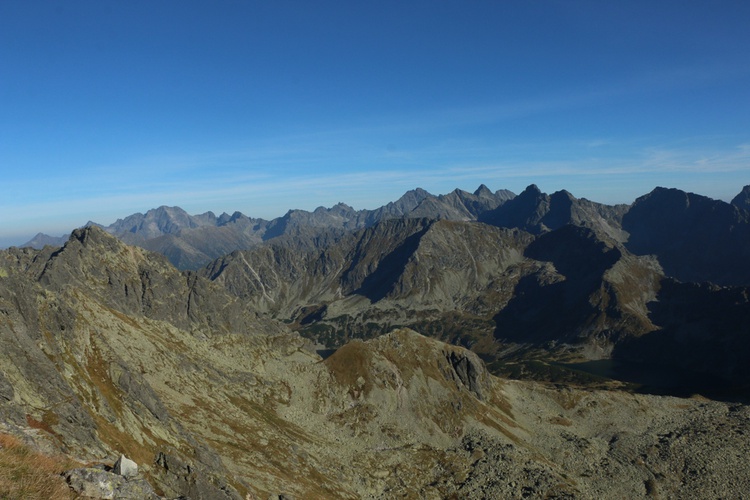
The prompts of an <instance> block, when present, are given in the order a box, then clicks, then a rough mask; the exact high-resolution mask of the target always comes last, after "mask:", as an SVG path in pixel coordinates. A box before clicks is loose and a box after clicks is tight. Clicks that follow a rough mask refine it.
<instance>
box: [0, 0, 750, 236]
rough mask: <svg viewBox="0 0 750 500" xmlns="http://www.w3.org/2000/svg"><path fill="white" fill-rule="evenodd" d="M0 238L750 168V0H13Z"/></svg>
mask: <svg viewBox="0 0 750 500" xmlns="http://www.w3.org/2000/svg"><path fill="white" fill-rule="evenodd" d="M0 168H1V169H2V170H1V173H2V177H0V178H1V179H2V181H1V182H2V186H3V189H2V197H0V246H7V245H10V244H20V243H23V242H25V241H27V240H28V239H30V238H31V237H32V236H33V235H34V234H36V232H38V231H43V232H46V233H48V234H52V235H55V236H58V235H61V234H63V233H65V232H68V231H70V230H71V229H73V228H75V227H78V226H81V225H83V224H85V223H86V222H87V221H89V220H93V221H95V222H99V223H102V224H110V223H112V222H114V221H115V220H116V219H117V218H121V217H125V216H127V215H130V214H132V213H135V212H145V211H146V210H148V209H150V208H155V207H158V206H160V205H169V206H172V205H177V206H180V207H182V208H184V209H185V210H187V211H188V212H190V213H193V214H195V213H203V212H206V211H208V210H211V211H213V212H215V213H216V214H217V215H218V214H220V213H221V212H225V211H226V212H229V213H232V212H234V211H236V210H239V211H241V212H242V213H244V214H246V215H248V216H251V217H264V218H273V217H277V216H280V215H283V214H284V213H285V212H286V211H287V209H290V208H302V209H306V210H312V209H314V208H315V207H317V206H320V205H323V206H331V205H333V204H335V203H336V202H338V201H343V202H345V203H347V204H349V205H352V206H353V207H354V208H357V209H361V208H375V207H377V206H380V205H382V204H384V203H387V202H388V201H392V200H395V199H397V198H398V197H399V196H400V195H401V194H403V192H405V191H406V190H408V189H413V188H416V187H422V188H424V189H427V190H428V191H430V192H432V193H433V194H441V193H447V192H449V191H451V190H453V189H454V188H457V187H458V188H461V189H465V190H472V191H473V190H474V189H476V187H477V186H478V185H479V184H480V183H485V184H487V185H488V186H489V187H490V189H492V190H496V189H501V188H505V189H510V190H512V191H514V192H516V193H518V192H520V191H522V190H523V189H524V187H525V186H526V185H528V184H530V183H536V184H537V185H538V186H539V187H540V188H541V189H542V190H543V191H546V192H550V193H551V192H554V191H557V190H559V189H567V190H569V191H571V192H572V193H573V194H574V195H575V196H578V197H586V198H589V199H592V200H594V201H599V202H603V203H630V202H632V201H633V200H634V199H635V198H636V197H637V196H640V195H642V194H645V193H647V192H649V191H651V189H653V188H654V187H655V186H657V185H660V186H667V187H677V188H680V189H684V190H687V191H692V192H697V193H700V194H704V195H707V196H711V197H712V198H718V199H724V200H729V199H731V198H732V197H733V196H734V195H735V194H737V193H738V192H739V191H740V190H741V188H742V186H744V185H746V184H750V2H748V1H745V0H737V1H722V0H715V1H709V0H706V1H701V2H697V1H690V0H675V1H667V0H664V1H653V0H648V1H633V0H628V1H621V2H620V1H602V0H592V1H577V0H564V1H543V0H523V1H520V0H518V1H513V0H509V1H500V0H496V1H483V0H456V1H442V0H429V1H418V0H414V1H409V0H406V1H404V0H399V1H391V0H379V1H359V0H346V1H345V0H340V1H335V2H334V1H325V0H322V1H320V0H316V1H310V0H301V1H286V0H273V1H250V0H247V1H229V0H216V1H211V2H209V1H202V2H198V1H189V0H174V1H169V0H128V1H115V0H89V1H84V0H66V1H60V0H54V1H51V0H50V1H44V0H38V1H36V0H33V1H28V0H2V1H1V2H0Z"/></svg>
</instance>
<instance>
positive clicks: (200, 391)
mask: <svg viewBox="0 0 750 500" xmlns="http://www.w3.org/2000/svg"><path fill="white" fill-rule="evenodd" d="M398 224H407V222H405V221H398V222H394V223H392V224H391V225H390V226H389V225H387V224H386V225H383V227H373V228H371V229H370V230H367V231H365V233H367V235H366V236H365V237H362V236H360V237H359V238H358V239H357V240H356V244H355V245H353V247H354V250H353V251H354V255H358V256H359V258H358V259H356V263H355V265H353V266H352V267H351V268H349V269H347V271H348V272H347V273H344V274H346V279H343V280H341V283H346V284H347V286H349V287H350V288H352V289H354V290H361V289H364V290H372V291H373V292H372V293H377V294H380V293H382V292H383V291H385V292H386V293H385V297H388V296H390V295H389V294H394V293H395V294H404V295H403V296H404V297H405V300H407V299H408V297H409V296H410V294H412V295H413V294H414V291H415V289H416V288H414V289H409V288H403V289H401V288H400V287H399V286H396V284H392V283H390V282H386V283H385V284H384V283H383V282H382V281H381V280H376V281H374V282H373V283H374V284H372V288H369V285H368V284H367V283H366V282H367V277H368V276H371V275H372V272H368V269H373V268H376V267H379V266H375V263H376V260H371V259H370V258H368V255H371V251H369V250H367V248H368V245H375V247H378V248H382V245H383V244H384V243H383V242H387V241H391V237H390V236H389V235H391V234H395V233H389V231H395V229H396V228H397V227H398ZM408 224H411V225H409V231H411V233H410V234H411V236H407V237H406V238H403V240H402V241H401V242H399V241H392V242H391V245H392V247H393V248H394V251H396V252H398V249H399V248H402V247H404V245H406V246H407V247H408V248H409V249H411V246H410V245H416V247H417V249H421V250H420V251H422V252H423V253H421V254H420V258H423V259H425V260H427V262H426V263H425V265H427V264H429V265H434V266H440V265H443V264H442V263H445V264H447V262H445V261H443V260H441V259H443V258H444V255H442V253H441V252H439V250H440V249H443V248H445V247H444V244H445V243H451V244H453V245H456V246H458V245H460V244H461V242H464V243H467V242H469V241H471V240H470V238H471V232H472V231H479V230H480V229H481V230H482V232H483V233H484V231H485V228H483V227H481V226H480V225H471V224H469V225H465V224H461V223H456V222H450V221H442V222H429V221H411V222H409V223H408ZM453 225H456V227H455V228H453V229H452V230H451V231H447V228H451V227H452V226H453ZM368 231H369V232H368ZM488 231H489V232H490V233H491V234H493V235H494V236H493V238H494V239H496V240H497V239H499V240H501V241H504V242H505V244H506V245H507V248H506V249H504V250H502V251H500V252H498V248H497V246H495V247H493V246H492V245H490V244H489V242H490V241H492V239H489V240H488V243H487V247H486V252H487V255H485V256H484V257H483V258H482V259H479V260H478V261H477V262H476V263H474V264H471V265H467V266H465V269H463V270H462V271H460V272H459V274H458V275H457V278H456V279H457V280H458V281H460V280H463V279H465V277H466V276H470V275H473V274H475V273H476V271H477V270H479V269H481V267H479V266H480V264H482V263H488V262H494V263H495V265H496V266H497V267H498V268H499V267H502V266H503V265H505V266H507V267H508V269H516V270H517V269H518V267H515V268H514V267H513V266H518V261H519V259H521V260H523V259H530V258H531V257H524V256H523V255H522V252H523V251H524V250H523V249H524V248H525V249H526V250H525V251H526V253H529V252H530V254H532V255H533V256H534V257H535V258H542V257H544V258H549V259H551V260H550V261H548V262H553V263H554V265H555V266H556V267H560V270H561V272H566V271H567V267H566V266H573V267H575V265H576V262H577V261H576V259H580V258H583V257H582V256H578V255H573V256H568V255H566V254H565V253H564V252H563V255H557V254H556V253H554V252H553V253H552V254H547V253H544V252H542V253H543V255H538V253H537V252H540V251H542V250H541V249H536V250H534V249H533V246H532V244H531V243H529V241H530V239H531V236H529V235H527V234H525V233H521V232H518V231H515V232H514V231H509V230H501V229H493V228H489V229H488ZM574 232H575V231H574ZM430 233H434V234H430ZM399 234H400V233H399ZM586 234H587V233H585V232H583V233H581V234H579V235H578V236H577V237H578V238H579V239H580V238H586V237H587V236H586ZM414 235H417V236H419V239H418V241H417V240H414V241H412V240H409V238H411V237H413V236H414ZM550 235H551V236H550V237H553V238H556V237H558V236H557V235H555V234H554V232H553V233H550ZM563 236H564V235H563ZM441 238H453V239H449V240H445V241H441V240H440V239H441ZM496 240H495V241H496ZM431 242H432V243H431ZM437 243H440V244H439V245H438V244H437ZM431 244H435V245H436V246H434V247H433V246H430V245H431ZM513 245H515V246H513ZM467 246H468V243H467ZM590 246H592V247H593V248H594V250H595V251H596V253H597V254H598V255H600V257H599V259H600V265H599V267H598V269H599V270H598V271H596V272H594V271H592V272H593V273H594V274H597V273H599V272H601V269H603V268H605V267H606V271H604V272H605V274H606V273H607V272H611V270H612V269H613V267H615V266H617V265H618V264H617V263H615V264H613V265H611V266H609V267H607V265H609V262H610V260H612V259H613V256H612V255H611V254H612V252H615V251H616V249H615V247H614V246H609V245H606V244H604V246H602V243H601V242H599V241H596V240H592V242H591V243H590ZM492 248H494V253H491V252H490V249H492ZM529 248H532V250H528V249H529ZM514 249H515V250H514ZM519 249H520V250H519ZM358 250H359V253H357V251H358ZM366 250H367V251H366ZM428 250H429V251H428ZM477 250H479V249H475V250H472V252H471V255H473V256H475V257H476V256H480V255H481V253H479V252H478V251H477ZM617 251H619V250H617ZM433 252H434V253H433ZM392 253H393V252H389V253H387V255H391V254H392ZM584 254H585V252H584ZM399 255H400V254H399ZM412 255H413V254H412V253H408V252H406V253H404V254H403V255H402V257H409V258H407V259H405V261H406V262H405V264H404V265H403V272H402V275H405V276H411V277H413V280H414V281H413V282H414V283H415V285H418V284H419V283H420V281H419V280H420V279H421V278H420V276H419V272H418V268H416V267H414V265H413V264H414V263H413V261H411V260H410V257H411V256H412ZM467 255H468V254H467ZM237 257H239V255H238V256H237ZM335 258H337V257H336V256H333V255H332V256H331V257H330V260H331V262H330V263H334V259H335ZM338 258H340V257H338ZM429 259H433V260H431V261H430V260H429ZM382 260H383V259H380V260H378V261H377V262H382ZM620 260H621V259H620ZM620 260H618V262H620ZM538 262H542V261H538ZM545 262H547V261H545ZM327 263H328V261H326V259H325V258H322V259H321V264H320V265H327ZM403 263H404V261H403V260H402V261H398V262H396V263H394V266H395V268H396V269H401V268H402V266H401V264H403ZM303 265H307V264H306V263H303ZM409 269H411V271H409ZM433 271H434V270H433ZM506 272H507V271H506ZM546 272H552V271H551V269H547V271H546ZM628 276H629V275H623V276H620V277H618V278H617V279H616V280H613V282H615V281H617V280H620V281H624V280H627V279H628ZM584 282H585V283H582V284H578V285H576V286H577V287H580V288H582V289H586V290H588V288H587V286H588V285H587V283H588V281H587V280H584ZM584 285H586V286H584ZM435 286H436V287H437V288H438V289H439V290H441V292H440V294H438V295H436V296H435V298H434V299H433V300H436V301H440V300H444V299H445V297H452V296H453V294H455V293H457V292H456V290H458V289H459V288H460V287H459V286H457V285H456V283H455V282H454V281H452V280H448V279H446V280H445V282H444V283H442V284H438V283H435ZM278 297H279V298H281V297H282V294H279V295H278ZM383 300H387V299H386V298H384V299H383ZM420 300H421V299H420ZM469 302H471V300H470V301H469ZM0 342H2V349H0V431H1V432H3V433H7V434H15V435H18V436H21V437H23V438H24V439H25V440H27V441H28V442H30V443H33V444H34V445H35V446H37V447H40V448H42V449H45V450H49V451H53V450H56V451H58V452H62V453H64V454H65V455H67V456H69V457H71V458H73V459H75V461H76V462H77V463H81V464H89V465H93V464H97V463H104V464H107V465H110V466H111V465H112V464H113V463H114V462H115V460H116V459H117V458H118V457H120V455H121V454H125V455H126V456H127V457H130V458H132V459H133V460H135V462H136V463H137V464H138V465H139V470H140V471H141V474H142V476H140V477H141V479H146V480H147V481H148V482H149V483H150V484H151V486H152V487H153V495H155V496H154V498H156V495H158V496H160V497H165V498H176V497H182V498H238V499H239V498H268V497H269V495H284V496H286V497H292V498H393V497H399V496H401V497H407V498H449V497H459V498H512V497H526V498H602V497H612V496H615V497H627V498H644V497H657V496H661V497H686V496H698V497H722V496H736V495H737V494H739V493H740V492H744V491H746V490H747V488H748V486H750V485H748V480H747V478H748V477H750V476H749V475H748V472H749V471H748V466H747V462H746V460H745V457H746V456H747V453H748V452H749V451H750V427H749V426H750V418H749V417H750V414H749V413H748V409H747V407H746V406H744V405H741V404H736V403H720V402H711V401H706V400H704V399H702V398H691V399H678V398H671V397H657V396H645V395H634V394H629V393H625V392H617V391H596V390H581V389H575V388H560V387H555V386H548V385H544V384H539V383H535V382H522V381H507V380H502V379H498V378H496V377H494V376H492V375H491V374H490V373H488V372H487V370H486V368H485V367H484V363H483V362H482V361H481V360H480V359H479V357H478V356H477V355H476V354H474V353H472V352H471V351H469V350H466V349H464V348H462V347H458V346H453V345H448V344H445V343H442V342H440V341H438V340H435V339H431V338H428V337H424V336H422V335H420V334H418V333H416V332H414V331H412V330H408V329H396V330H395V331H392V332H390V333H388V334H386V335H382V336H379V337H378V338H376V339H372V340H369V341H367V342H362V341H359V340H354V341H351V342H349V343H347V344H346V345H344V346H343V347H341V348H340V349H338V350H337V351H336V352H335V353H334V354H333V355H331V356H329V357H327V358H326V359H325V360H323V359H321V357H320V356H318V355H317V354H316V353H315V352H314V350H313V349H312V348H311V346H310V345H309V343H308V342H307V341H306V340H305V339H303V338H301V337H300V336H298V335H296V334H293V333H292V332H289V331H288V330H287V329H286V328H285V327H284V326H283V325H281V324H279V323H277V322H275V321H273V320H270V319H268V318H265V317H264V316H263V315H260V316H259V315H257V314H256V312H255V311H254V308H253V307H252V306H251V305H250V304H249V303H248V302H246V301H245V300H244V299H242V298H238V297H236V296H235V295H232V294H230V293H229V292H227V291H226V290H225V289H224V288H223V287H222V286H220V283H218V282H210V281H208V280H206V279H205V278H202V277H199V276H197V275H195V274H193V273H180V272H178V271H177V270H176V269H174V268H173V267H172V266H171V265H170V264H169V263H168V262H167V261H166V259H165V258H164V257H162V256H159V255H157V254H153V253H149V252H145V251H143V250H141V249H139V248H136V247H131V246H125V245H123V244H122V243H121V242H119V241H118V240H116V239H115V238H113V237H111V236H110V235H108V234H106V233H105V232H104V231H101V230H100V229H98V228H87V229H84V230H80V231H76V232H75V233H74V234H73V235H72V236H71V238H70V240H69V241H68V242H67V243H66V245H65V246H64V247H63V248H61V249H52V248H50V247H47V248H46V249H45V250H42V251H34V250H30V249H11V250H8V251H5V252H2V253H0ZM76 470H88V471H96V470H101V469H95V468H94V469H91V468H89V469H85V468H84V469H76ZM82 474H83V473H82V472H76V473H72V472H71V473H70V474H68V475H67V477H69V478H76V479H75V480H71V479H69V481H71V484H72V485H78V484H79V482H80V481H83V479H81V478H82V477H83V476H82ZM91 474H94V472H91ZM96 474H99V473H96ZM92 477H102V476H101V474H99V475H94V476H92ZM139 480H140V479H139ZM119 481H122V480H119ZM127 484H128V485H129V484H130V483H129V482H128V483H127ZM118 491H121V490H118ZM129 491H132V490H129ZM139 491H145V492H149V491H152V490H151V489H150V488H145V487H144V488H143V489H142V490H139ZM149 495H151V493H149Z"/></svg>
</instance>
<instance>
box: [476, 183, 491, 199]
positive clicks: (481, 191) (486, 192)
mask: <svg viewBox="0 0 750 500" xmlns="http://www.w3.org/2000/svg"><path fill="white" fill-rule="evenodd" d="M474 196H483V197H486V196H492V191H490V188H488V187H487V186H486V185H485V184H480V185H479V187H478V188H477V189H476V191H474Z"/></svg>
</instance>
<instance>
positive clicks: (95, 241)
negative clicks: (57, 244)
mask: <svg viewBox="0 0 750 500" xmlns="http://www.w3.org/2000/svg"><path fill="white" fill-rule="evenodd" d="M76 241H77V242H79V243H81V244H82V245H83V246H84V247H87V246H90V245H100V244H107V245H109V246H111V245H121V244H122V243H120V240H118V239H117V238H116V237H115V236H112V235H111V234H109V233H108V232H107V231H105V230H104V229H103V228H102V227H100V226H98V225H90V226H84V227H81V228H78V229H74V230H73V232H71V233H70V237H69V238H68V243H66V245H68V244H70V243H73V242H76Z"/></svg>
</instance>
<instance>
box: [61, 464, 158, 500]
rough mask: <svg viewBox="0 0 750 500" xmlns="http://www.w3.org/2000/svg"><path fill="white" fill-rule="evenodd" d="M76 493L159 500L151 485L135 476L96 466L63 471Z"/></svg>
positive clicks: (112, 498) (109, 499) (123, 499)
mask: <svg viewBox="0 0 750 500" xmlns="http://www.w3.org/2000/svg"><path fill="white" fill-rule="evenodd" d="M65 479H66V481H67V482H68V484H69V485H70V488H71V489H72V490H73V491H74V492H75V493H76V494H78V495H80V496H82V497H86V498H92V499H101V500H161V499H162V497H160V496H159V495H157V494H156V493H155V492H154V489H153V488H152V487H151V485H150V484H149V483H148V481H146V480H145V479H143V478H138V477H137V476H132V477H124V476H122V475H120V474H116V473H113V472H108V471H106V470H103V469H98V468H93V467H90V468H81V469H72V470H69V471H67V472H66V473H65Z"/></svg>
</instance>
